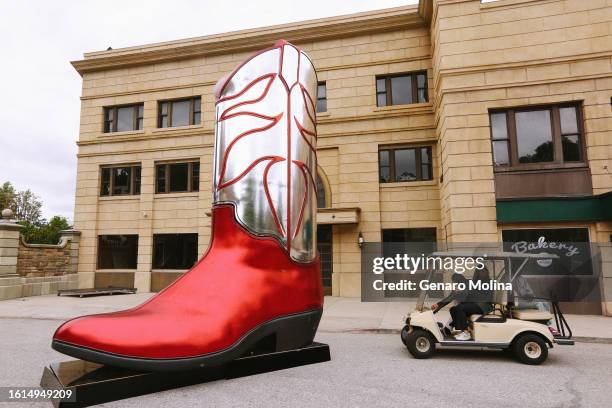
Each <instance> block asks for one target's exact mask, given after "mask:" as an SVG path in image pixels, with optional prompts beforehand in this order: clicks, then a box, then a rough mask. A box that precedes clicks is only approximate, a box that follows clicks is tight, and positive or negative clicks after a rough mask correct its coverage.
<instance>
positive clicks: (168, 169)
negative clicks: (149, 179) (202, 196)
mask: <svg viewBox="0 0 612 408" xmlns="http://www.w3.org/2000/svg"><path fill="white" fill-rule="evenodd" d="M199 190H200V162H180V163H159V164H157V165H155V192H156V193H157V194H162V193H186V192H190V191H199Z"/></svg>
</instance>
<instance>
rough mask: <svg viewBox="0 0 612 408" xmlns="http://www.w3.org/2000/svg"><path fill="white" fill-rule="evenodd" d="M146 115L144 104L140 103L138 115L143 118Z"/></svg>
mask: <svg viewBox="0 0 612 408" xmlns="http://www.w3.org/2000/svg"><path fill="white" fill-rule="evenodd" d="M143 116H144V105H138V117H139V118H142V117H143Z"/></svg>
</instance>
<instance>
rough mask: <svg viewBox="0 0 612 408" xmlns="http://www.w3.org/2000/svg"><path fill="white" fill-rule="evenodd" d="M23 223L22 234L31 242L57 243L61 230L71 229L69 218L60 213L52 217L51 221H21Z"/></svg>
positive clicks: (26, 240) (25, 239)
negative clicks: (34, 222) (33, 222)
mask: <svg viewBox="0 0 612 408" xmlns="http://www.w3.org/2000/svg"><path fill="white" fill-rule="evenodd" d="M21 224H22V225H23V228H22V229H21V235H22V236H23V239H24V241H25V242H27V243H29V244H57V243H58V242H59V239H60V235H61V231H63V230H67V229H70V224H68V220H67V219H66V218H64V217H61V216H59V215H56V216H54V217H53V218H51V219H50V220H49V222H47V221H46V220H42V221H41V222H39V223H36V224H32V223H28V222H21Z"/></svg>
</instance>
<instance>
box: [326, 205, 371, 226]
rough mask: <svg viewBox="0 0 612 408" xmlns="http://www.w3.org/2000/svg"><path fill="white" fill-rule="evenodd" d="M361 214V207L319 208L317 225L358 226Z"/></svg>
mask: <svg viewBox="0 0 612 408" xmlns="http://www.w3.org/2000/svg"><path fill="white" fill-rule="evenodd" d="M360 212H361V208H359V207H344V208H335V207H334V208H319V209H318V210H317V224H320V225H330V224H331V225H335V224H358V223H359V214H360Z"/></svg>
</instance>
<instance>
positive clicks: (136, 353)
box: [52, 41, 323, 370]
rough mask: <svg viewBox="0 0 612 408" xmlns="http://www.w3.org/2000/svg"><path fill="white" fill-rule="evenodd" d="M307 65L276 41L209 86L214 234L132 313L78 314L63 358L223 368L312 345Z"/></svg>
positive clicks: (316, 298) (314, 313) (317, 281)
mask: <svg viewBox="0 0 612 408" xmlns="http://www.w3.org/2000/svg"><path fill="white" fill-rule="evenodd" d="M316 89H317V78H316V73H315V70H314V67H313V65H312V62H311V61H310V59H309V58H308V56H307V55H306V54H304V53H303V52H302V51H300V50H299V49H297V48H296V47H294V46H293V45H291V44H289V43H287V42H285V41H280V42H278V43H277V44H275V45H274V46H273V47H271V48H268V49H266V50H263V51H261V52H259V53H257V54H255V55H254V56H252V57H251V58H249V59H248V60H247V61H245V62H244V63H243V64H242V65H240V66H239V67H238V68H236V70H235V71H234V72H232V73H231V74H230V75H229V76H227V77H226V78H224V79H222V80H221V81H219V83H218V84H217V86H216V87H215V95H216V98H217V106H216V115H217V122H216V143H215V168H214V186H213V193H214V203H213V207H212V238H211V242H210V245H209V249H208V251H207V253H206V254H205V256H204V257H203V258H202V259H201V260H200V261H199V262H198V263H197V264H196V265H195V266H194V267H193V268H192V269H191V270H190V271H189V272H187V273H185V274H184V275H183V276H182V277H181V278H180V279H178V280H177V281H175V282H174V283H173V284H172V285H170V286H168V287H167V288H166V289H164V290H163V291H161V292H160V293H158V294H157V295H156V296H154V297H152V298H151V299H150V300H148V301H147V302H145V303H144V304H142V305H140V306H138V307H135V308H133V309H129V310H125V311H121V312H116V313H105V314H98V315H90V316H84V317H79V318H76V319H73V320H70V321H68V322H66V323H64V324H63V325H62V326H61V327H60V328H59V329H57V331H56V332H55V335H54V336H53V345H52V346H53V348H54V349H55V350H57V351H60V352H62V353H64V354H68V355H70V356H73V357H77V358H80V359H83V360H86V361H92V362H97V363H102V364H107V365H112V366H120V367H127V368H132V369H137V370H183V369H191V368H198V367H203V366H211V365H217V364H223V363H225V362H228V361H231V360H233V359H235V358H237V357H240V356H241V355H244V354H245V353H246V352H248V351H249V350H250V349H251V348H253V346H254V345H255V344H256V343H258V342H260V341H261V340H263V339H266V341H267V339H271V340H272V341H273V342H274V343H273V344H274V349H275V350H276V351H284V350H289V349H294V348H299V347H302V346H305V345H308V344H310V343H311V342H312V340H313V338H314V335H315V332H316V330H317V326H318V324H319V319H320V317H321V313H322V309H323V290H322V286H321V277H320V270H319V259H318V256H317V250H316V242H315V240H316V220H315V216H316V197H315V192H316V188H315V182H314V174H315V171H316V165H317V164H316V152H315V145H316V123H315V105H314V102H313V97H315V95H316V94H315V92H316Z"/></svg>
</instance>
